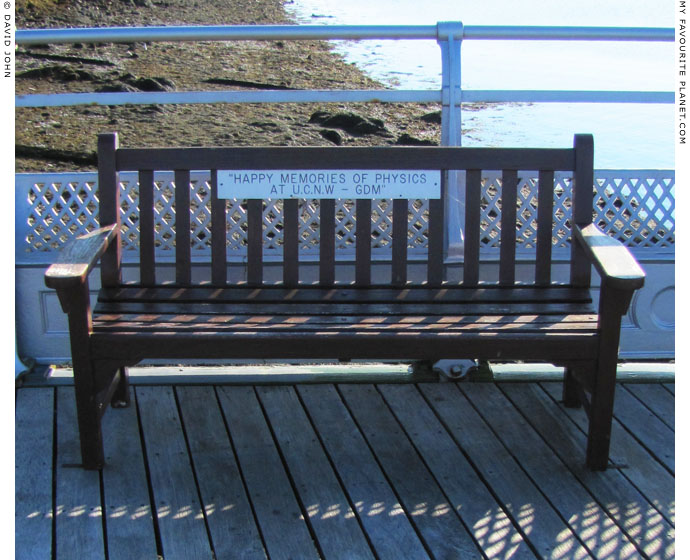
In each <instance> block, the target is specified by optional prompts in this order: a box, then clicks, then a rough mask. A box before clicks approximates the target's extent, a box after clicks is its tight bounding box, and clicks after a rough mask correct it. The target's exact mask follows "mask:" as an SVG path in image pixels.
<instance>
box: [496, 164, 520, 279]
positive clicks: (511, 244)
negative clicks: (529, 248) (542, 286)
mask: <svg viewBox="0 0 690 560" xmlns="http://www.w3.org/2000/svg"><path fill="white" fill-rule="evenodd" d="M517 186H518V176H517V171H515V170H512V169H506V170H504V171H503V183H502V186H501V260H500V265H499V273H498V276H499V283H500V284H501V285H503V286H506V285H512V284H514V283H515V226H516V216H517V213H516V205H517Z"/></svg>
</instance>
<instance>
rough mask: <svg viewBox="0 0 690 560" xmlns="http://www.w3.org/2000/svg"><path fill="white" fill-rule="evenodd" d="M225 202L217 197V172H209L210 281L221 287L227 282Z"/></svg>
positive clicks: (215, 170) (213, 170) (214, 170)
mask: <svg viewBox="0 0 690 560" xmlns="http://www.w3.org/2000/svg"><path fill="white" fill-rule="evenodd" d="M226 210H227V202H226V200H225V199H224V198H219V197H218V170H217V169H212V170H211V281H212V282H213V283H214V284H215V285H216V286H223V285H225V284H226V282H227V280H228V273H227V251H226V248H225V243H226V239H225V237H226V235H227V234H226V231H227V214H226Z"/></svg>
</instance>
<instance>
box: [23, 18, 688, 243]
mask: <svg viewBox="0 0 690 560" xmlns="http://www.w3.org/2000/svg"><path fill="white" fill-rule="evenodd" d="M316 39H318V40H340V39H346V40H360V39H427V40H436V41H437V43H438V44H439V46H440V48H441V60H442V75H441V88H440V89H431V90H428V89H427V90H404V91H400V90H383V89H381V90H374V89H372V90H343V89H333V90H263V91H251V92H248V91H237V90H225V91H173V92H155V93H147V92H114V93H112V92H111V93H108V92H102V93H59V94H57V93H56V94H31V95H17V96H16V97H15V106H16V107H47V106H66V105H92V104H97V105H124V104H171V103H179V104H193V103H285V102H295V103H306V102H363V101H379V102H381V101H382V102H416V103H425V102H426V103H429V102H431V103H433V102H436V103H441V106H442V110H441V143H442V144H443V145H446V146H458V145H460V144H461V143H462V137H461V130H462V118H461V117H462V113H461V110H462V103H467V102H568V103H573V102H583V103H595V102H596V103H674V99H675V96H674V93H673V92H660V91H538V90H534V91H523V90H512V91H511V90H464V89H463V88H462V85H461V80H460V76H461V67H462V64H461V56H460V50H461V45H462V42H463V41H464V40H543V41H554V40H558V41H563V40H566V41H655V42H670V41H674V40H675V31H674V29H672V28H654V27H650V28H644V27H635V28H624V27H620V28H619V27H567V26H564V27H553V26H545V27H535V26H473V25H467V26H466V25H463V24H462V23H461V22H439V23H437V24H436V25H362V26H354V25H221V26H170V27H162V26H152V27H132V28H129V27H112V28H70V29H23V30H18V31H17V32H16V33H15V41H16V43H17V44H18V45H35V44H46V43H104V42H124V43H132V42H151V41H244V40H252V41H259V40H261V41H264V40H316ZM460 184H461V178H460V177H459V176H456V174H453V173H451V174H450V175H449V176H448V185H449V186H448V189H447V193H448V196H447V199H446V201H445V204H446V210H447V212H448V219H449V221H448V223H456V224H458V225H459V227H458V228H454V229H453V232H452V236H449V238H448V243H449V245H448V247H446V249H447V250H448V254H450V253H456V254H461V253H462V250H463V249H462V247H463V240H462V233H461V232H462V231H463V230H464V217H463V215H462V213H461V212H460V207H461V205H462V204H455V203H454V204H451V203H450V200H451V199H452V200H454V201H462V200H463V192H464V191H463V189H461V188H460ZM451 237H452V239H451Z"/></svg>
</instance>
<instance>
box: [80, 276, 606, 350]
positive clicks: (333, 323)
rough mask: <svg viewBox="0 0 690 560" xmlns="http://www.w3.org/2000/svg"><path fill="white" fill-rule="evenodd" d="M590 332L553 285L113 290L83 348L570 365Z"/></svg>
mask: <svg viewBox="0 0 690 560" xmlns="http://www.w3.org/2000/svg"><path fill="white" fill-rule="evenodd" d="M495 336H500V337H501V340H502V345H501V346H500V347H498V346H497V345H495V344H494V343H493V342H492V341H491V338H492V337H495ZM596 336H597V310H596V308H595V307H594V305H593V302H592V298H591V294H590V291H589V290H587V289H581V288H570V287H554V286H551V287H545V288H539V287H534V286H524V287H519V286H514V287H510V288H502V287H495V286H493V287H486V288H467V287H462V286H457V285H453V286H448V287H444V288H426V287H423V286H410V287H409V288H405V289H402V290H398V289H395V290H393V289H391V288H386V287H381V288H377V287H371V288H347V287H338V288H331V289H327V288H322V287H318V286H314V287H306V286H305V287H300V288H298V289H288V288H284V287H262V288H251V287H242V286H234V287H223V288H217V287H213V286H205V287H201V286H196V287H191V288H182V287H173V286H171V287H156V288H142V287H139V286H137V287H121V288H114V289H104V290H101V292H100V296H99V300H98V304H97V305H96V308H95V310H94V317H93V344H94V345H96V346H97V347H98V348H99V355H103V353H105V355H108V354H112V355H113V357H115V356H123V355H132V356H136V354H137V352H144V350H146V352H145V353H146V356H147V357H156V358H172V357H189V354H190V353H193V354H195V356H198V357H200V358H201V357H206V358H208V357H214V358H217V357H246V358H253V357H254V358H255V357H262V358H263V357H270V358H299V357H301V356H304V355H305V352H304V348H303V347H300V346H295V343H300V342H301V343H309V344H311V345H312V346H311V347H310V351H309V356H310V357H313V358H324V359H325V358H333V357H338V358H341V359H358V358H359V359H364V358H369V359H376V358H379V359H387V358H390V359H392V358H398V359H399V358H401V357H402V358H403V359H440V358H444V357H449V358H450V357H454V358H457V357H458V355H465V356H467V357H472V358H473V359H474V358H482V359H495V358H499V357H501V356H504V357H506V358H510V359H520V360H523V359H543V358H544V356H545V355H548V356H549V357H550V358H551V360H552V361H553V360H556V359H558V358H561V359H563V360H567V361H570V360H574V359H592V357H593V356H594V355H595V354H596ZM157 339H159V340H165V341H166V344H164V345H160V350H159V352H156V349H155V347H156V345H155V341H156V340H157ZM171 339H176V340H177V342H176V343H175V344H171V343H170V342H171ZM451 340H452V342H450V341H451ZM449 342H450V344H449Z"/></svg>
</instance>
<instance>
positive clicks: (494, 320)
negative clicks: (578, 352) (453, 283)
mask: <svg viewBox="0 0 690 560" xmlns="http://www.w3.org/2000/svg"><path fill="white" fill-rule="evenodd" d="M160 321H165V323H164V324H166V325H177V326H189V325H199V326H203V325H207V326H214V325H215V326H223V325H229V324H232V325H235V326H237V327H238V328H240V327H244V326H250V327H259V326H261V327H263V326H271V325H276V324H277V325H293V326H295V327H302V326H321V327H324V328H325V327H333V326H335V327H343V328H349V327H357V326H362V327H381V328H389V327H396V326H399V327H400V328H409V327H413V328H427V327H432V328H441V329H442V328H453V327H459V326H467V325H484V326H485V327H486V328H489V329H493V328H505V325H509V326H513V327H518V326H524V327H526V328H535V329H542V328H547V327H548V326H552V327H562V328H564V329H567V328H571V327H573V328H576V327H575V326H576V325H588V327H587V328H596V326H597V316H596V315H592V314H590V315H586V314H575V313H571V314H560V315H559V314H553V315H504V316H497V315H437V316H424V315H399V316H388V317H371V316H368V315H343V316H339V315H313V316H308V315H306V316H305V315H295V316H284V315H274V316H270V315H265V316H260V315H246V314H245V315H240V314H237V313H233V314H231V315H209V314H202V313H196V312H193V313H192V312H191V310H190V313H188V314H175V315H172V314H157V313H105V314H97V315H96V317H95V323H94V324H95V325H96V326H98V327H101V328H111V327H116V326H117V325H119V324H139V325H142V326H143V325H153V324H158V322H160ZM545 325H546V327H545ZM577 328H579V327H577Z"/></svg>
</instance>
